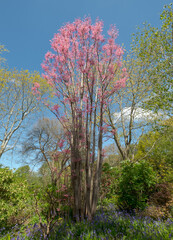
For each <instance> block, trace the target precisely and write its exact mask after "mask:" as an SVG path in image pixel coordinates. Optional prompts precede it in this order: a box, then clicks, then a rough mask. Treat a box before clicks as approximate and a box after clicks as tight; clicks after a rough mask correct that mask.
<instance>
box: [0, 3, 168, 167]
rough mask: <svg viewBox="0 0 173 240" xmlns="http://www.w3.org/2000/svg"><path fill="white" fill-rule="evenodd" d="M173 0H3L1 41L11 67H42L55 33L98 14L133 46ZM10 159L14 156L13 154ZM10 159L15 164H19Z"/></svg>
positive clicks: (105, 27)
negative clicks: (136, 35) (137, 33)
mask: <svg viewBox="0 0 173 240" xmlns="http://www.w3.org/2000/svg"><path fill="white" fill-rule="evenodd" d="M169 3H171V1H170V0H85V1H84V0H73V1H72V0H71V1H70V0H0V44H3V45H5V47H6V48H7V49H8V50H9V53H7V54H5V56H4V57H5V58H6V59H7V63H8V65H9V67H10V68H17V69H19V70H20V69H29V70H30V71H34V70H37V71H40V72H41V63H42V61H43V59H44V55H45V53H46V52H47V51H48V50H49V49H50V42H49V41H50V40H51V39H52V38H53V35H54V33H56V32H57V31H58V29H59V28H60V27H61V26H62V25H63V24H65V23H66V22H72V21H74V20H75V19H76V18H79V17H80V18H83V17H84V16H90V17H91V18H92V21H93V22H94V21H95V19H96V18H97V17H99V19H101V20H103V22H104V33H105V34H106V32H107V30H108V28H109V26H110V25H111V24H115V25H116V26H117V28H118V29H119V37H118V39H117V42H118V43H119V44H124V46H125V48H126V49H127V50H128V49H129V48H130V41H131V34H132V33H134V32H135V31H136V27H137V26H142V24H143V23H144V22H146V21H147V22H148V23H150V24H151V25H152V26H159V25H160V20H159V17H160V13H161V12H162V9H163V6H164V5H166V4H169ZM10 159H12V158H11V157H10ZM14 161H15V156H14V158H13V162H11V163H10V162H9V163H8V165H10V166H11V167H17V166H19V165H17V164H15V162H14Z"/></svg>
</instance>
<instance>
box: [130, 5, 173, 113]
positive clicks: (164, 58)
mask: <svg viewBox="0 0 173 240" xmlns="http://www.w3.org/2000/svg"><path fill="white" fill-rule="evenodd" d="M160 19H161V26H160V28H156V27H152V26H151V25H145V27H144V28H143V29H142V30H140V31H138V32H137V33H136V35H135V39H134V40H135V42H136V44H137V45H138V49H139V50H138V57H139V58H140V59H141V60H143V61H146V60H149V61H150V68H148V69H147V71H148V73H149V76H150V81H151V82H152V85H153V88H152V91H151V92H150V96H149V98H148V99H147V101H146V103H145V104H144V106H145V107H147V108H148V109H151V110H154V111H155V112H157V111H158V110H160V109H161V110H162V111H164V112H165V113H166V114H167V115H169V116H171V115H172V112H173V108H172V107H173V77H172V76H173V9H172V4H169V5H166V6H165V7H164V10H163V12H162V13H161V15H160ZM150 59H151V60H152V61H151V60H150Z"/></svg>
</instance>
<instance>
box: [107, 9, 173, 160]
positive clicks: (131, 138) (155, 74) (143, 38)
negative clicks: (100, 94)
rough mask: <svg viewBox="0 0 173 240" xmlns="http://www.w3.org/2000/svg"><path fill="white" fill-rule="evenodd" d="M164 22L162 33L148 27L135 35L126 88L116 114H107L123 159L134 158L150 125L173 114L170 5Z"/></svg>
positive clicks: (119, 95) (120, 94)
mask: <svg viewBox="0 0 173 240" xmlns="http://www.w3.org/2000/svg"><path fill="white" fill-rule="evenodd" d="M161 20H162V25H161V28H160V29H159V28H155V27H151V26H150V25H145V26H144V28H143V29H142V30H141V29H139V30H138V31H137V33H136V34H134V35H133V38H132V44H131V50H130V51H129V53H128V54H127V56H126V58H125V59H124V62H123V65H124V67H125V68H126V69H127V72H128V80H127V82H126V88H124V89H120V90H118V91H117V95H116V96H115V99H114V102H113V104H114V105H115V106H116V112H114V109H115V108H112V106H110V107H109V108H108V110H107V113H108V124H109V126H110V127H111V128H110V129H111V131H112V133H113V139H114V141H115V144H116V145H117V147H118V150H119V152H120V154H121V156H122V158H123V159H129V158H130V159H131V158H133V157H134V154H135V151H136V147H135V146H136V144H137V143H138V140H139V137H140V136H141V135H142V134H143V133H144V131H145V129H146V130H148V126H151V123H152V124H153V123H156V122H157V121H158V120H160V119H161V117H163V113H165V112H166V114H170V115H171V114H172V106H173V105H172V103H173V102H172V101H173V92H172V82H173V81H172V80H173V79H172V76H173V75H172V73H173V67H172V64H173V57H172V56H173V38H172V37H173V35H172V34H173V15H172V8H171V5H169V6H166V7H165V10H164V11H163V13H162V14H161ZM153 120H154V121H153ZM156 120H157V121H156ZM146 127H147V128H146Z"/></svg>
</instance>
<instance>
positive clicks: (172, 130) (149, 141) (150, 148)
mask: <svg viewBox="0 0 173 240" xmlns="http://www.w3.org/2000/svg"><path fill="white" fill-rule="evenodd" d="M169 121H170V120H169ZM166 122H168V120H167V121H166ZM166 122H164V124H167V123H166ZM160 128H161V126H160ZM172 156H173V127H172V126H171V125H167V126H162V128H161V129H159V130H158V131H150V132H148V133H147V134H145V135H143V136H142V137H141V139H140V141H139V143H138V145H137V152H136V155H135V159H136V160H138V161H140V159H143V158H145V159H146V160H147V161H148V162H149V163H150V164H151V165H152V166H153V168H154V170H156V171H157V174H158V178H159V179H160V181H165V180H166V181H170V182H172V181H173V158H172Z"/></svg>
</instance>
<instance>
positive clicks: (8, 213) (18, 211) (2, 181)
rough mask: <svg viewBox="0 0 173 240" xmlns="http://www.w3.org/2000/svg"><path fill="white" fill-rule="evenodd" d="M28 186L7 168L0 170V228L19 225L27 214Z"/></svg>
mask: <svg viewBox="0 0 173 240" xmlns="http://www.w3.org/2000/svg"><path fill="white" fill-rule="evenodd" d="M28 198H29V191H28V185H27V182H26V181H25V180H22V181H21V179H20V178H19V177H18V175H17V174H15V173H13V170H10V169H9V168H0V226H1V227H5V228H8V227H11V226H13V225H15V224H20V223H21V222H22V221H23V219H24V218H25V217H26V216H27V215H28V214H29V213H28V207H27V202H28Z"/></svg>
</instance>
